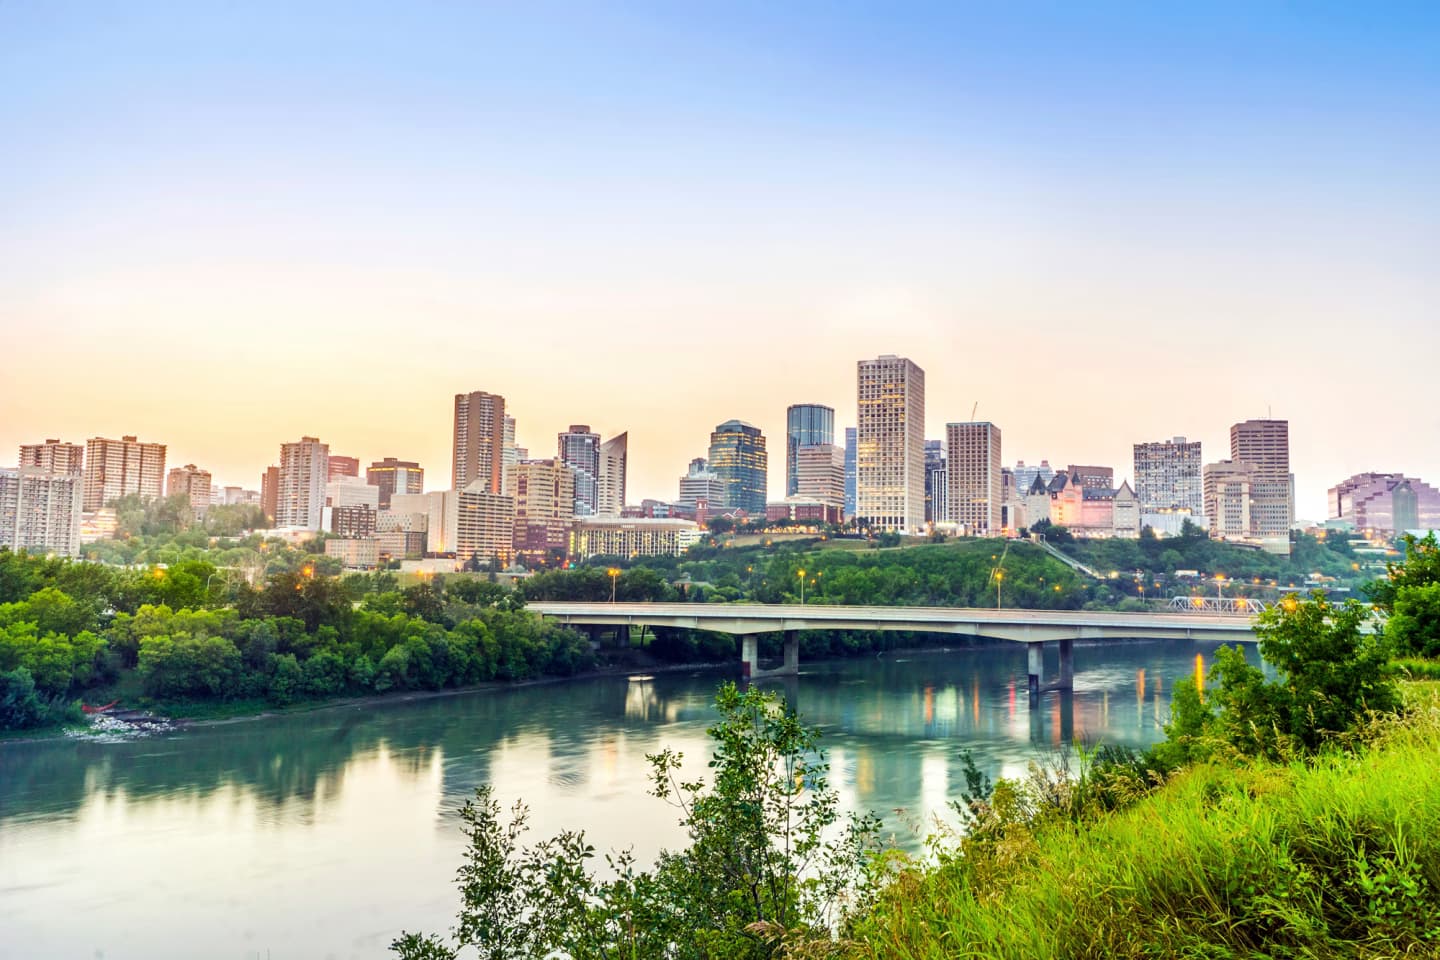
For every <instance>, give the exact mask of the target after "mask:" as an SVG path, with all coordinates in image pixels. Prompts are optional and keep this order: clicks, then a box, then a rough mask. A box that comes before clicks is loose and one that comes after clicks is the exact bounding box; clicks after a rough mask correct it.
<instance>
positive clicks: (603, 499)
mask: <svg viewBox="0 0 1440 960" xmlns="http://www.w3.org/2000/svg"><path fill="white" fill-rule="evenodd" d="M629 456H630V433H629V431H626V432H625V433H621V434H618V435H616V436H613V437H611V438H610V439H609V440H606V441H605V442H604V443H602V444H600V474H599V476H598V477H597V478H596V479H597V481H598V483H597V484H596V502H595V513H596V515H597V516H601V517H618V516H620V514H622V513H624V512H625V471H626V470H627V469H628V463H627V461H628V460H629Z"/></svg>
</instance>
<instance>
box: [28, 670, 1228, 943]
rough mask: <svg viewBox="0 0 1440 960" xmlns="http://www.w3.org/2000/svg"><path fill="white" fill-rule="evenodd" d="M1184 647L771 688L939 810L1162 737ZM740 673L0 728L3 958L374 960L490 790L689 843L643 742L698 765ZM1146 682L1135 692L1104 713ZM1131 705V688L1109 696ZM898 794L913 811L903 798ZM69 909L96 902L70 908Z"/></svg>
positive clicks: (432, 924) (851, 770) (858, 772)
mask: <svg viewBox="0 0 1440 960" xmlns="http://www.w3.org/2000/svg"><path fill="white" fill-rule="evenodd" d="M1209 649H1210V648H1208V647H1204V648H1201V647H1198V646H1196V645H1192V644H1186V643H1178V644H1173V643H1144V644H1133V645H1128V646H1118V647H1097V646H1085V645H1080V644H1077V647H1076V667H1077V674H1076V680H1075V690H1074V692H1073V693H1071V692H1064V693H1062V692H1047V693H1044V694H1042V695H1041V699H1040V702H1039V703H1038V704H1037V705H1036V708H1035V709H1032V708H1031V706H1030V702H1029V697H1028V694H1027V693H1026V690H1025V676H1026V672H1027V668H1026V664H1025V659H1024V658H1025V652H1024V649H1023V648H1022V647H1020V646H1018V645H1003V646H996V647H987V648H972V649H966V650H961V651H950V652H947V653H938V652H937V653H934V654H916V655H908V656H906V657H903V658H900V659H890V660H873V659H871V660H856V661H847V662H843V663H829V664H808V665H806V666H805V671H806V672H805V673H804V674H803V675H802V676H800V677H799V678H786V679H784V680H766V681H761V683H762V684H763V685H765V686H766V687H769V688H774V689H777V690H779V691H780V692H782V693H783V694H784V695H785V696H786V698H787V699H788V700H789V701H790V702H791V703H793V704H795V705H796V707H797V708H798V709H799V710H800V712H801V713H802V714H803V715H804V716H805V718H806V719H807V721H809V722H811V723H814V724H817V725H819V726H820V727H821V729H822V731H823V734H824V739H823V742H824V744H825V746H826V747H827V748H828V749H829V750H830V753H831V757H830V759H831V779H832V782H833V783H834V784H835V786H836V787H837V789H838V790H839V792H840V795H841V800H842V803H843V804H844V805H845V806H846V807H848V808H851V809H867V810H874V811H875V812H877V813H880V814H882V815H884V816H885V817H886V820H887V823H888V824H889V826H890V828H891V829H892V830H894V831H895V837H896V839H897V841H898V842H900V843H901V844H902V845H905V846H908V847H910V848H912V849H914V848H915V847H916V846H918V843H919V838H918V837H917V836H916V835H915V834H914V833H913V832H912V831H911V830H910V829H909V827H908V826H907V824H909V823H912V822H915V823H921V824H924V823H927V822H928V820H929V818H930V817H931V816H932V815H937V814H938V815H942V816H944V815H946V814H947V813H948V803H949V802H950V801H951V800H953V799H955V795H956V793H957V787H958V785H960V784H962V783H963V782H964V779H963V770H962V766H963V763H962V761H961V757H960V755H961V750H962V749H969V750H971V751H972V752H973V754H974V756H975V758H976V761H977V763H979V765H980V766H981V768H982V769H983V770H984V771H985V772H986V773H987V774H989V775H990V776H992V777H996V776H1014V775H1020V774H1023V773H1024V772H1025V769H1026V766H1027V764H1028V763H1030V762H1031V761H1033V760H1035V759H1037V758H1042V757H1044V756H1046V755H1047V754H1050V753H1051V752H1053V751H1056V750H1061V749H1064V748H1066V747H1067V746H1068V745H1070V744H1072V743H1079V742H1083V743H1089V744H1091V745H1094V744H1098V743H1110V744H1118V745H1129V746H1141V745H1144V744H1147V743H1150V742H1153V741H1154V740H1155V739H1158V737H1159V736H1160V731H1159V723H1160V722H1162V721H1163V720H1164V719H1165V714H1166V710H1167V703H1166V702H1165V701H1166V698H1165V697H1164V695H1163V689H1162V685H1163V683H1164V682H1165V680H1166V679H1169V680H1172V681H1173V680H1174V679H1177V678H1180V677H1184V676H1187V675H1189V674H1190V673H1191V671H1192V670H1195V671H1200V670H1202V669H1203V660H1199V659H1197V658H1196V654H1197V651H1198V652H1199V653H1200V654H1202V655H1203V654H1206V653H1208V651H1209ZM728 675H729V674H728V672H727V671H720V672H715V671H709V672H707V671H696V672H693V673H682V674H657V675H654V676H635V677H628V678H627V677H614V678H603V679H594V680H585V681H576V682H572V683H566V684H558V685H549V686H540V687H531V688H523V689H508V690H498V691H492V692H488V693H481V694H469V695H463V696H454V697H444V698H437V699H426V700H418V701H414V702H409V703H397V702H391V703H386V704H383V705H380V706H373V705H369V706H355V707H347V708H341V709H333V710H325V711H319V712H314V713H309V714H302V715H295V716H289V717H281V718H274V719H270V720H265V721H258V722H252V723H236V724H229V725H222V726H214V727H206V728H199V729H194V730H190V731H185V732H182V733H179V734H176V735H173V736H171V737H169V738H165V739H156V740H147V741H140V742H134V743H119V744H96V743H76V742H50V743H41V744H10V745H6V746H0V864H3V865H4V870H3V871H0V957H12V956H13V957H32V956H60V955H68V956H79V955H86V956H95V955H103V956H106V957H124V956H144V957H182V956H190V955H193V954H194V952H195V948H196V946H197V945H198V944H202V943H203V944H207V945H210V944H214V945H215V946H214V949H213V950H209V952H210V953H213V954H218V955H221V956H235V957H244V956H265V955H266V952H267V951H270V952H271V955H273V956H275V957H280V956H306V957H310V956H315V957H326V956H333V957H380V956H383V955H384V954H385V948H386V945H387V944H388V942H389V939H390V938H391V937H392V936H393V935H394V934H395V933H396V932H397V931H398V930H399V929H400V928H401V927H408V928H410V929H416V928H420V927H423V928H427V929H445V928H446V927H448V925H449V922H450V918H451V916H452V914H453V910H454V896H453V889H452V886H451V879H452V877H453V876H454V871H455V868H456V866H457V865H458V863H459V860H460V854H461V837H460V835H459V832H458V829H457V823H456V819H455V816H454V811H455V809H456V807H458V805H459V804H460V802H461V801H462V800H464V799H465V798H466V797H468V796H469V795H470V794H471V793H472V791H473V790H474V788H475V786H476V785H477V784H479V783H482V782H491V783H494V784H495V785H496V791H497V796H498V799H500V800H501V802H502V803H503V804H505V805H507V806H508V805H509V804H510V803H511V802H513V801H514V800H516V799H518V798H524V799H525V800H526V801H527V802H528V803H529V804H530V807H531V812H532V824H533V828H534V829H533V833H532V837H539V836H545V835H548V834H550V833H553V832H555V831H557V830H560V829H563V828H567V827H582V828H584V829H585V830H586V831H587V834H588V835H589V838H590V840H591V842H592V843H594V844H595V846H596V847H597V848H598V849H600V850H605V849H610V848H617V847H625V846H633V848H634V850H635V853H636V855H637V856H638V857H639V858H641V859H642V860H648V859H649V858H651V857H653V856H654V855H655V853H656V852H658V850H659V849H660V848H661V847H663V846H667V845H676V844H678V843H680V842H682V841H683V837H682V836H681V835H680V831H679V829H678V827H677V826H676V824H675V821H676V813H675V811H673V810H671V809H670V808H668V807H666V806H665V805H664V804H663V803H662V802H661V801H659V800H656V799H655V798H653V797H650V796H648V794H647V792H646V791H647V788H648V785H649V781H648V777H647V770H648V767H647V764H646V761H645V755H646V754H647V753H653V752H655V751H656V750H658V749H660V748H661V747H662V746H667V745H668V746H671V747H674V748H676V749H678V750H681V751H683V752H684V753H685V755H686V763H687V772H690V773H696V774H698V773H701V772H702V771H703V769H704V762H705V759H706V756H707V752H708V745H707V743H706V740H705V736H704V730H705V727H706V726H707V725H708V723H710V722H711V720H712V719H713V709H712V706H711V702H712V697H713V691H714V687H715V684H716V683H717V682H718V681H719V680H721V679H723V678H724V677H726V676H728ZM1132 687H1133V689H1134V692H1135V698H1136V709H1135V712H1134V713H1133V714H1132V713H1130V712H1129V711H1128V710H1116V711H1113V712H1112V711H1111V710H1110V703H1111V697H1112V695H1116V696H1119V695H1123V694H1125V693H1127V692H1128V690H1129V689H1131V688H1132ZM1117 702H1118V701H1117ZM897 811H903V812H897ZM76 918H84V919H83V921H81V922H77V921H76Z"/></svg>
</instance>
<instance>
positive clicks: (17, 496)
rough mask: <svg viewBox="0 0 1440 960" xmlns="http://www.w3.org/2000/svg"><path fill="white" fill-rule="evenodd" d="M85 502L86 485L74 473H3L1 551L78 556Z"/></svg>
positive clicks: (30, 470) (29, 470)
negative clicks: (4, 548) (81, 515)
mask: <svg viewBox="0 0 1440 960" xmlns="http://www.w3.org/2000/svg"><path fill="white" fill-rule="evenodd" d="M84 498H85V485H84V481H83V480H82V479H81V476H80V474H77V473H75V472H73V471H72V472H66V473H52V472H50V471H48V470H40V469H35V468H32V467H21V468H19V469H17V470H0V547H9V548H10V549H11V550H16V551H18V550H26V551H28V552H30V553H35V554H41V553H52V552H53V553H57V554H60V555H61V556H66V557H73V556H76V555H77V554H79V552H80V514H81V508H82V506H83V505H84Z"/></svg>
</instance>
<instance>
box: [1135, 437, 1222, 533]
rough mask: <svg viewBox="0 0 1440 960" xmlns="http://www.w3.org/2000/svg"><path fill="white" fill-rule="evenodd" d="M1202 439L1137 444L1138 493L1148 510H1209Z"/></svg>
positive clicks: (1136, 475) (1193, 511) (1152, 511)
mask: <svg viewBox="0 0 1440 960" xmlns="http://www.w3.org/2000/svg"><path fill="white" fill-rule="evenodd" d="M1202 465H1203V461H1202V460H1201V459H1200V441H1198V440H1197V441H1195V442H1194V443H1189V442H1187V441H1186V440H1185V438H1184V437H1176V438H1175V439H1173V440H1160V441H1156V442H1154V443H1137V444H1135V495H1136V496H1137V497H1139V498H1140V509H1141V511H1142V512H1144V513H1156V512H1158V511H1161V510H1177V509H1185V510H1189V511H1190V512H1191V513H1193V514H1195V515H1196V516H1199V515H1201V514H1203V513H1204V512H1205V482H1204V476H1203V471H1202Z"/></svg>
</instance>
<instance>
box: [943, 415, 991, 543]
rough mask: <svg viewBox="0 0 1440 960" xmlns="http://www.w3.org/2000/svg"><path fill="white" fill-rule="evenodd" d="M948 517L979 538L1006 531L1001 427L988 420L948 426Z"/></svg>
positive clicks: (946, 444)
mask: <svg viewBox="0 0 1440 960" xmlns="http://www.w3.org/2000/svg"><path fill="white" fill-rule="evenodd" d="M945 447H946V450H945V455H946V464H945V466H946V476H947V482H946V486H947V493H946V515H945V517H944V519H946V520H948V521H950V522H951V523H957V524H960V526H961V527H962V528H963V529H965V530H967V531H970V532H972V533H974V534H976V535H977V536H990V537H994V536H999V535H1000V532H1001V531H1002V530H1003V529H1004V523H1003V521H1002V520H1001V516H1000V513H1001V511H1000V508H1001V504H1002V501H1003V497H1004V490H1003V487H1002V482H1003V478H1002V477H1001V473H1000V471H1001V469H1002V467H1001V460H1000V428H999V427H997V426H996V425H995V424H993V423H990V422H989V421H988V420H983V421H972V422H966V423H947V424H946V425H945Z"/></svg>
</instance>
